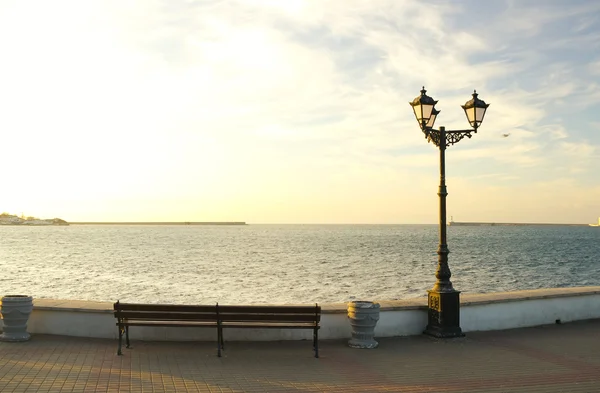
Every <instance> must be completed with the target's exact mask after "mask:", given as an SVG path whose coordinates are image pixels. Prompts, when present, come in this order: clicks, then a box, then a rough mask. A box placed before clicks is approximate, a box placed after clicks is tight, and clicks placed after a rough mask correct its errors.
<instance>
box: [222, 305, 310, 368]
mask: <svg viewBox="0 0 600 393" xmlns="http://www.w3.org/2000/svg"><path fill="white" fill-rule="evenodd" d="M218 315H219V321H218V325H219V334H218V335H219V343H220V345H219V347H220V349H225V348H224V339H223V330H224V329H228V328H236V329H310V330H312V331H313V351H314V353H315V357H316V358H318V357H319V328H320V326H319V322H320V321H321V307H319V305H318V304H315V305H314V306H223V305H219V306H218ZM219 354H220V351H219ZM219 356H220V355H219Z"/></svg>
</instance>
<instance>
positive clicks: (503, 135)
mask: <svg viewBox="0 0 600 393" xmlns="http://www.w3.org/2000/svg"><path fill="white" fill-rule="evenodd" d="M509 135H510V134H502V137H504V138H508V136H509Z"/></svg>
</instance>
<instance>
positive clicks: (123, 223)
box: [69, 221, 248, 225]
mask: <svg viewBox="0 0 600 393" xmlns="http://www.w3.org/2000/svg"><path fill="white" fill-rule="evenodd" d="M69 224H71V225H248V224H246V222H244V221H195V222H194V221H174V222H162V221H159V222H146V221H131V222H122V221H120V222H119V221H115V222H105V221H85V222H84V221H79V222H71V221H70V222H69Z"/></svg>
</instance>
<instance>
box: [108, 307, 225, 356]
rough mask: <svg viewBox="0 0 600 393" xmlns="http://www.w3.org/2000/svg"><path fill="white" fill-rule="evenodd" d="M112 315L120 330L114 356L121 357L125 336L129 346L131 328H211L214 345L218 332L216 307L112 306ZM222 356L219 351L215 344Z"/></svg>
mask: <svg viewBox="0 0 600 393" xmlns="http://www.w3.org/2000/svg"><path fill="white" fill-rule="evenodd" d="M114 314H115V318H117V327H118V329H119V349H118V350H117V355H122V354H123V353H122V352H121V346H122V343H123V335H125V340H126V341H125V342H126V345H127V346H126V347H127V348H131V346H130V344H129V327H130V326H166V327H196V328H213V329H216V330H217V341H218V339H219V337H220V333H219V330H218V317H217V315H218V314H217V305H214V306H189V305H176V304H138V303H121V302H116V303H115V304H114ZM217 351H218V353H219V356H221V347H220V346H219V345H218V344H217Z"/></svg>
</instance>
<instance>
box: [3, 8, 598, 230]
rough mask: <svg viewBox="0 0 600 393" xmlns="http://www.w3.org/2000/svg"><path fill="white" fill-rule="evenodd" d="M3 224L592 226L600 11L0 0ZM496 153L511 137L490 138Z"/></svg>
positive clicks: (595, 192) (503, 139) (595, 211)
mask: <svg viewBox="0 0 600 393" xmlns="http://www.w3.org/2000/svg"><path fill="white" fill-rule="evenodd" d="M0 51H1V55H0V56H1V59H2V61H1V62H0V138H1V139H0V141H1V145H0V146H1V147H0V174H1V175H0V176H1V178H2V183H1V185H0V187H1V188H2V191H1V192H0V211H4V212H8V213H12V214H18V215H20V214H25V215H27V216H35V217H40V218H53V217H59V218H62V219H65V220H67V221H246V222H248V223H339V224H345V223H365V224H434V223H437V222H438V214H439V212H438V207H439V198H438V195H437V191H438V184H439V150H438V149H437V147H436V146H434V145H433V144H431V143H427V140H426V139H425V138H424V135H423V134H422V132H421V131H420V129H419V126H418V124H417V122H416V121H415V118H414V115H413V112H412V109H411V107H410V106H409V104H408V102H409V101H412V100H413V99H414V98H415V97H416V96H417V95H419V91H420V89H421V87H422V86H425V87H426V89H427V94H428V95H430V96H432V97H434V98H435V99H436V100H438V101H439V102H438V104H437V106H436V108H437V109H439V110H441V113H440V115H439V116H438V118H437V122H436V126H445V127H446V129H448V130H452V129H466V128H468V123H467V120H466V117H465V114H464V112H463V110H462V109H461V107H460V105H462V104H464V103H465V102H466V101H467V100H469V99H470V98H471V93H472V92H473V90H474V89H477V92H478V93H479V98H481V99H483V100H485V101H486V102H487V103H489V104H491V105H490V107H489V108H488V112H487V114H486V117H485V120H484V122H483V125H482V126H481V128H480V129H479V130H478V132H477V134H475V135H473V137H472V138H471V139H467V138H465V139H463V140H462V141H460V142H459V143H457V144H455V145H453V146H451V147H449V148H448V150H447V151H446V183H447V186H448V198H447V206H448V207H447V211H448V219H450V217H453V218H454V220H455V221H491V222H550V223H552V222H555V223H591V222H596V221H597V218H598V216H600V202H599V201H600V173H599V170H600V2H598V1H594V0H589V1H583V0H570V1H568V2H567V1H562V0H489V1H479V0H462V1H450V0H446V1H444V0H431V1H423V0H372V1H363V0H285V1H284V0H198V1H193V0H188V1H178V0H164V1H159V0H138V1H131V0H89V1H81V0H73V1H67V0H55V1H46V0H39V1H27V0H2V1H0ZM503 134H509V136H508V137H504V136H503Z"/></svg>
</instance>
